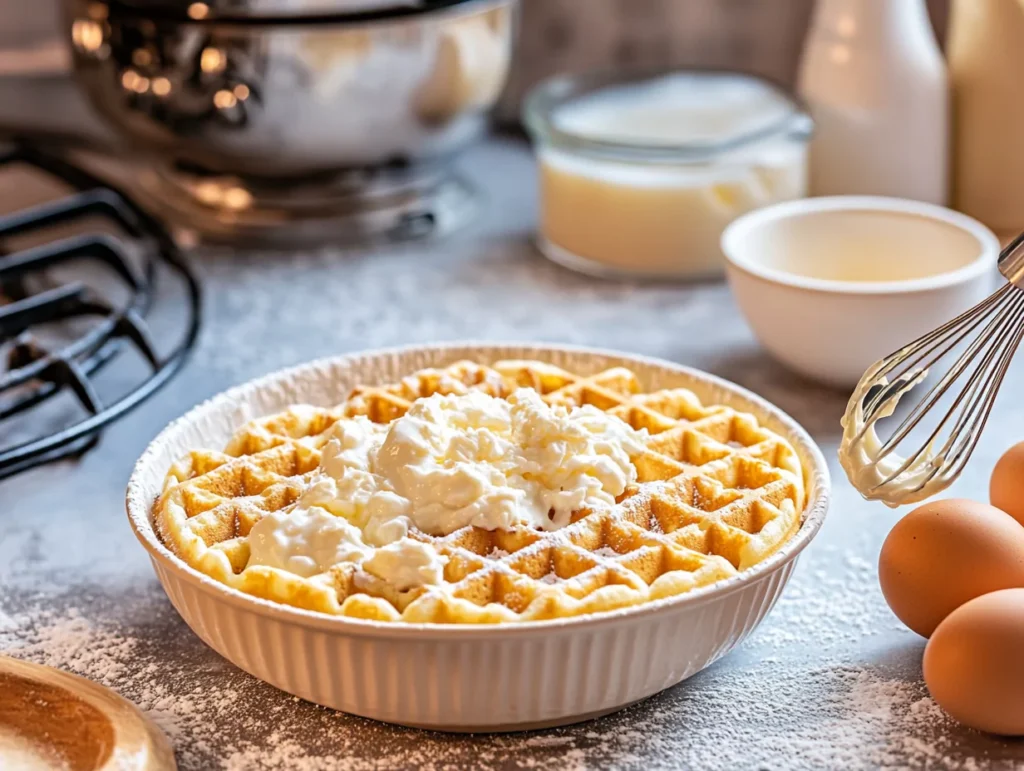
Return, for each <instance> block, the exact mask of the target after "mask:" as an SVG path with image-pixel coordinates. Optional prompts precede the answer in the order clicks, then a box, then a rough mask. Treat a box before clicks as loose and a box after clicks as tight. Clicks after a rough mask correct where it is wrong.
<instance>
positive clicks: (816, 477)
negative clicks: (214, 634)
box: [125, 341, 831, 642]
mask: <svg viewBox="0 0 1024 771" xmlns="http://www.w3.org/2000/svg"><path fill="white" fill-rule="evenodd" d="M465 349H475V350H478V351H479V353H480V354H487V353H488V352H490V353H491V355H494V354H495V353H498V354H499V355H500V352H501V351H503V350H508V349H519V350H524V351H526V350H529V351H531V352H532V353H533V354H536V355H538V356H540V357H543V356H544V354H545V353H548V354H552V353H572V354H578V355H581V356H594V357H605V358H609V359H613V360H618V361H623V362H633V363H636V364H640V365H643V366H648V367H654V368H659V369H664V370H667V371H670V372H673V373H675V374H678V375H683V376H684V377H687V378H690V379H692V380H694V381H697V382H700V383H702V384H704V385H706V386H709V387H716V388H720V389H722V390H724V391H727V392H729V393H731V394H732V395H734V396H736V397H739V398H740V399H741V400H744V401H746V402H748V403H749V404H750V405H751V406H752V407H753V408H754V409H756V410H757V411H759V412H760V413H761V414H760V415H759V418H761V417H764V416H771V418H772V419H773V420H775V421H776V422H777V423H778V424H780V425H781V426H782V427H783V428H784V429H785V431H786V432H787V433H788V436H787V438H788V439H789V440H790V441H791V442H793V443H795V444H798V445H799V446H800V449H802V450H803V451H804V453H805V454H806V456H807V458H809V459H810V461H811V468H805V469H804V474H805V477H806V480H807V481H812V482H813V485H808V487H810V488H811V490H812V493H813V494H812V495H811V496H809V498H808V500H807V502H806V503H805V506H804V512H803V514H804V517H803V522H802V523H801V525H800V528H799V529H798V530H797V532H796V533H794V534H793V536H791V537H790V539H789V540H788V541H786V542H785V543H784V544H783V545H782V546H781V547H780V548H779V549H778V550H777V551H776V552H775V553H774V554H772V555H771V556H769V557H768V558H766V559H765V560H763V561H761V562H759V563H757V564H756V565H754V566H753V567H750V568H748V569H746V570H744V571H742V572H740V573H738V574H737V575H735V576H732V577H730V578H727V579H724V580H722V581H717V582H715V583H713V584H709V585H708V586H705V587H701V588H699V589H695V590H693V591H691V592H687V593H685V594H681V595H675V596H672V597H665V598H662V599H658V600H652V601H650V602H644V603H640V604H638V605H632V606H628V607H625V608H617V609H614V610H608V611H603V612H600V613H590V614H585V615H580V616H571V617H567V618H558V619H547V620H542V621H530V622H523V623H514V622H513V623H507V624H498V623H495V624H479V625H476V624H440V623H408V622H394V621H374V620H369V619H358V618H350V617H347V616H334V615H330V614H327V613H321V612H317V611H311V610H305V609H302V608H296V607H293V606H290V605H285V604H283V603H278V602H273V601H270V600H265V599H262V598H260V597H254V596H252V595H250V594H246V593H245V592H242V591H240V590H238V589H234V588H232V587H230V586H228V585H227V584H223V583H221V582H220V581H217V580H216V579H215V578H212V577H210V576H208V575H206V574H205V573H202V572H201V571H199V570H197V569H196V568H193V567H192V566H190V565H189V564H188V563H186V562H184V561H183V560H182V559H180V558H179V557H178V556H176V555H175V554H174V553H172V552H171V551H170V550H169V549H168V548H167V547H166V546H164V545H163V543H161V541H160V539H159V538H158V537H157V535H156V531H155V528H154V527H153V523H152V516H151V513H152V507H153V503H154V500H155V498H154V497H150V496H146V495H144V494H143V493H144V487H145V484H144V482H143V477H144V476H145V475H146V470H147V468H148V467H149V466H151V465H152V464H153V463H155V462H156V456H157V452H156V451H157V449H158V448H159V447H160V445H162V444H163V443H165V442H167V441H169V439H170V438H171V437H173V436H174V435H175V434H177V433H179V432H181V431H183V430H184V429H185V427H186V426H188V425H190V424H191V423H193V422H194V421H196V420H197V419H200V418H202V417H203V416H204V415H205V414H206V413H209V412H212V411H214V410H216V409H218V408H219V407H220V406H221V405H223V404H226V403H228V402H236V403H237V402H239V401H241V400H243V399H251V398H252V396H253V395H254V394H256V393H259V392H262V391H267V390H273V388H274V387H275V385H277V384H279V383H281V382H282V381H286V380H290V379H294V378H296V377H301V376H302V375H304V374H307V373H311V372H313V371H315V370H317V369H318V368H324V367H337V366H341V365H343V364H345V363H350V362H354V361H359V360H362V361H365V360H367V359H368V358H371V357H373V358H376V357H383V356H396V355H408V354H412V353H422V354H428V355H434V356H437V357H442V356H444V355H446V354H448V355H450V354H451V352H452V351H456V350H465ZM830 500H831V477H830V474H829V468H828V463H827V462H826V461H825V458H824V455H823V454H822V451H821V449H820V448H819V447H818V446H817V444H816V443H815V442H814V440H813V439H812V438H811V436H810V435H809V434H808V433H807V431H806V430H805V429H804V428H803V427H802V426H801V425H800V424H799V423H798V422H797V421H796V420H794V419H793V418H792V417H790V416H789V415H788V414H787V413H786V412H784V411H783V410H782V409H780V408H779V407H776V406H775V405H773V404H772V403H771V402H769V401H768V400H766V399H764V398H762V397H760V396H758V395H757V394H755V393H753V392H751V391H749V390H747V389H746V388H743V387H742V386H740V385H737V384H735V383H732V382H731V381H728V380H725V379H724V378H720V377H717V376H715V375H712V374H710V373H707V372H704V371H702V370H697V369H693V368H691V367H687V366H685V365H682V364H676V363H674V362H670V361H667V360H664V359H659V358H656V357H651V356H644V355H638V354H631V353H627V352H623V351H615V350H610V349H603V348H593V347H587V346H575V345H562V344H547V343H531V342H526V343H517V342H514V341H513V342H487V341H465V342H452V343H441V344H434V345H407V346H397V347H389V348H378V349H371V350H366V351H354V352H352V353H348V354H343V355H340V356H328V357H323V358H319V359H314V360H312V361H309V362H306V363H304V364H299V365H296V366H292V367H286V368H282V369H279V370H276V371H273V372H270V373H268V374H266V375H263V376H261V377H257V378H254V379H252V380H249V381H247V382H245V383H242V384H240V385H236V386H234V387H232V388H229V389H227V390H225V391H222V392H220V393H218V394H216V395H214V396H212V397H210V398H209V399H206V400H205V401H203V402H202V403H200V404H198V405H196V406H194V407H192V408H191V409H190V410H189V411H188V412H186V413H185V414H184V415H182V416H181V417H179V418H177V419H176V420H173V421H171V422H170V423H169V424H168V425H167V426H166V427H165V428H164V429H163V430H162V431H160V433H159V434H157V436H156V437H155V438H154V439H153V440H152V441H151V442H150V443H149V445H148V446H147V447H146V449H145V451H144V452H143V453H142V455H141V456H140V457H139V459H138V461H137V462H136V463H135V466H134V467H133V469H132V474H131V477H130V479H129V481H128V487H127V490H126V494H125V508H126V512H127V515H128V521H129V524H130V525H131V528H132V531H133V532H134V533H135V537H136V538H137V539H138V540H139V542H140V543H141V544H142V546H143V548H145V549H146V551H147V552H148V553H149V556H150V559H151V560H152V562H153V563H154V568H155V569H156V572H157V573H158V578H160V580H161V583H163V577H162V576H161V575H159V574H160V572H161V570H169V571H171V572H172V573H174V575H175V576H176V578H178V579H179V580H183V581H185V582H187V583H188V584H191V585H192V586H193V587H196V588H198V589H201V590H202V591H204V592H205V593H207V594H212V595H214V596H215V597H216V599H218V600H220V601H224V602H228V603H230V604H231V605H234V606H235V607H237V608H239V609H241V610H246V611H249V612H251V613H254V614H256V615H260V616H264V617H270V618H273V619H275V620H277V621H280V622H282V623H292V624H297V625H299V626H302V627H304V628H307V629H316V630H320V631H324V632H333V633H335V634H342V635H350V636H360V637H377V638H386V639H416V640H427V639H430V640H447V641H452V642H454V641H460V640H469V639H474V640H479V639H508V638H509V637H521V636H535V635H548V634H552V633H558V632H562V633H571V632H574V631H576V630H579V629H581V628H592V627H604V626H610V625H615V624H616V623H618V622H620V621H624V620H626V619H636V620H640V619H642V618H644V617H647V616H651V615H653V614H660V613H668V612H670V611H673V610H676V611H681V610H684V609H687V608H690V607H694V606H697V605H703V604H705V603H709V602H714V601H716V600H720V599H722V598H724V597H725V596H727V595H730V594H733V593H734V592H738V591H741V590H742V589H744V588H746V587H747V586H750V585H751V584H754V583H756V582H757V581H759V580H761V579H764V578H766V577H767V576H769V575H770V574H772V573H775V572H776V571H778V570H779V569H780V568H781V567H782V566H783V565H785V564H786V563H788V562H790V561H792V560H794V559H795V558H796V557H797V556H798V555H799V554H800V553H801V552H802V551H803V550H804V549H805V548H806V547H807V545H808V544H809V543H810V542H811V541H812V540H813V539H814V537H815V536H816V535H817V534H818V532H819V531H820V530H821V526H822V524H823V522H824V520H825V515H826V514H827V512H828V508H829V503H830Z"/></svg>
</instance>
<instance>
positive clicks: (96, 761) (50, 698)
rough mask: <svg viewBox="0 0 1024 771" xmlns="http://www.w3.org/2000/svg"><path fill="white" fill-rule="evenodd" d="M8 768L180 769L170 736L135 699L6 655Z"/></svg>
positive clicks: (3, 759) (1, 716)
mask: <svg viewBox="0 0 1024 771" xmlns="http://www.w3.org/2000/svg"><path fill="white" fill-rule="evenodd" d="M0 768H3V769H4V771H27V770H28V769H33V770H34V771H39V770H40V769H43V770H45V771H49V770H50V769H60V770H61V771H175V769H176V768H177V766H176V765H175V762H174V754H173V752H172V751H171V745H170V743H169V742H168V741H167V737H165V736H164V735H163V733H161V732H160V729H159V728H157V727H156V725H154V724H153V723H152V721H150V720H149V719H148V718H147V717H146V716H145V715H143V714H142V712H140V711H139V710H138V708H137V707H135V706H134V705H133V704H132V703H131V702H129V701H127V700H125V699H123V698H121V697H120V696H118V695H117V694H116V693H114V692H113V691H111V690H109V689H107V688H104V687H102V686H100V685H97V684H96V683H92V682H90V681H88V680H85V679H84V678H81V677H76V676H75V675H70V674H67V673H66V672H61V671H59V670H56V669H51V668H50V667H43V666H39V665H38V664H28V663H26V662H23V661H18V660H17V659H12V658H8V657H6V656H0Z"/></svg>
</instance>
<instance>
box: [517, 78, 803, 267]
mask: <svg viewBox="0 0 1024 771" xmlns="http://www.w3.org/2000/svg"><path fill="white" fill-rule="evenodd" d="M524 121H525V123H526V126H527V129H528V131H529V132H530V134H531V136H532V138H533V140H534V143H535V146H536V152H537V159H538V165H539V179H540V227H539V231H540V232H539V236H538V245H539V247H540V249H541V251H542V252H543V253H544V254H545V255H546V256H547V257H549V258H550V259H552V260H554V261H555V262H558V263H561V264H563V265H565V266H567V267H569V268H572V269H574V270H579V271H582V272H586V273H591V274H598V275H602V276H620V277H633V278H672V279H680V278H683V279H690V278H706V277H713V276H719V275H721V274H722V272H723V270H724V259H723V257H722V253H721V249H720V247H719V239H720V237H721V234H722V231H723V230H724V229H725V227H726V226H727V225H728V224H729V223H730V222H732V220H734V219H735V218H736V217H738V216H740V215H741V214H744V213H746V212H748V211H751V210H752V209H756V208H759V207H761V206H765V205H768V204H772V203H776V202H778V201H784V200H789V199H793V198H800V197H803V196H804V195H806V189H807V143H808V140H809V138H810V135H811V127H812V123H811V120H810V118H809V117H808V116H807V114H806V112H805V111H804V110H803V108H802V107H801V105H800V103H799V102H798V100H797V99H796V98H795V97H793V96H792V95H790V94H789V93H788V92H787V91H785V90H784V89H782V88H781V87H779V86H776V85H775V84H772V83H770V82H768V81H765V80H762V79H760V78H756V77H753V76H750V75H744V74H740V73H734V72H724V71H700V70H688V71H677V72H670V73H660V74H657V75H643V76H637V75H612V76H609V75H587V76H560V77H556V78H553V79H551V80H548V81H545V82H544V83H541V84H540V85H539V86H537V87H536V88H535V89H534V91H533V92H532V93H531V94H530V95H529V96H528V98H527V100H526V102H525V105H524Z"/></svg>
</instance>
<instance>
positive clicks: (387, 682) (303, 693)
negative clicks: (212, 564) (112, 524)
mask: <svg viewBox="0 0 1024 771" xmlns="http://www.w3.org/2000/svg"><path fill="white" fill-rule="evenodd" d="M505 358H534V359H541V360H545V361H548V362H551V363H553V364H555V365H557V366H561V367H564V368H567V369H570V370H575V371H579V372H585V373H591V372H596V371H599V370H600V369H603V368H607V367H611V366H618V365H624V366H628V367H630V368H631V369H633V370H634V371H635V372H636V373H637V375H638V376H639V378H640V379H641V382H642V383H643V385H644V386H645V387H646V388H647V389H656V388H662V387H677V386H684V387H687V388H690V389H692V390H693V391H694V392H695V393H697V395H698V396H699V397H700V398H701V399H702V400H704V401H705V402H706V403H720V404H729V405H732V406H734V407H736V408H738V409H741V410H744V411H748V412H751V413H754V414H755V415H757V416H758V417H759V418H760V419H761V420H762V422H763V423H764V425H766V426H768V427H769V428H771V429H773V430H775V431H777V432H779V433H780V434H781V435H783V436H785V437H786V438H787V439H788V440H789V441H790V442H791V443H792V444H793V447H794V448H795V449H796V451H797V453H798V455H799V456H800V460H801V462H802V464H803V467H804V469H805V473H806V480H805V482H806V485H807V491H808V504H807V508H806V511H805V513H804V521H803V524H802V525H801V528H800V530H799V531H798V532H797V533H796V535H794V536H793V538H792V539H790V540H789V541H788V542H787V543H786V544H785V545H784V546H783V547H782V548H781V549H780V550H779V551H778V552H776V553H775V554H774V555H773V556H771V557H770V558H768V559H767V560H765V561H764V562H762V563H760V564H758V565H756V566H755V567H753V568H751V569H749V570H747V571H744V572H743V573H741V574H740V575H738V576H736V577H734V578H730V579H727V580H725V581H722V582H720V583H717V584H714V585H711V586H708V587H704V588H702V589H698V590H696V591H694V592H691V593H689V594H686V595H682V596H678V597H671V598H667V599H664V600H659V601H656V602H652V603H648V604H645V605H640V606H637V607H633V608H626V609H622V610H617V611H611V612H607V613H600V614H594V615H590V616H582V617H577V618H570V619H565V620H556V621H540V622H531V623H524V624H516V625H492V626H480V627H466V626H452V625H441V624H422V625H414V624H401V623H383V622H373V621H362V620H354V619H348V618H335V617H332V616H327V615H322V614H318V613H312V612H309V611H304V610H299V609H296V608H291V607H288V606H284V605H279V604H276V603H271V602H267V601H264V600H260V599H257V598H254V597H250V596H248V595H246V594H243V593H240V592H238V591H235V590H233V589H230V588H228V587H227V586H225V585H222V584H220V583H218V582H217V581H214V580H213V579H211V578H208V577H207V576H205V575H204V574H202V573H200V572H198V571H196V570H194V569H192V568H191V567H189V566H188V565H186V564H185V563H184V562H182V561H181V560H179V559H178V558H177V557H175V556H174V555H173V554H172V553H171V552H170V551H168V549H167V548H166V547H164V545H163V544H162V543H161V542H160V541H159V539H158V538H157V536H156V534H155V532H154V530H153V526H152V521H151V516H150V511H151V507H152V504H153V502H154V500H155V499H156V497H157V495H158V494H159V491H160V489H161V485H162V482H163V479H164V475H165V474H166V472H167V470H168V468H169V466H170V465H171V463H172V462H173V461H174V460H176V459H178V458H179V457H180V456H182V455H183V454H184V453H186V452H187V451H188V450H189V449H190V448H195V447H202V446H206V447H214V448H220V447H221V446H223V445H224V444H225V443H226V442H227V440H228V438H229V437H230V436H231V434H232V433H233V432H234V431H235V429H236V428H238V427H239V426H240V425H241V424H242V423H244V422H245V421H247V420H250V419H252V418H255V417H258V416H260V415H266V414H270V413H274V412H278V411H280V410H282V409H284V408H285V407H287V406H288V405H290V404H295V403H309V404H315V405H324V406H326V405H331V404H335V403H337V402H338V401H340V400H341V399H343V398H344V396H345V395H346V393H347V389H348V388H350V387H351V386H353V385H355V384H357V383H367V382H371V383H372V382H392V381H394V380H396V379H397V378H398V377H400V376H402V375H405V374H408V373H410V372H413V371H415V370H418V369H422V368H423V367H428V366H444V365H446V364H450V363H452V362H454V361H457V360H459V359H474V360H476V361H480V362H484V363H486V362H491V361H496V360H498V359H505ZM828 502H829V476H828V468H827V466H826V463H825V460H824V458H822V455H821V452H820V451H819V450H818V448H817V447H816V446H815V444H814V443H813V441H812V440H811V439H810V437H809V436H808V435H807V434H806V433H805V432H804V430H803V429H802V428H800V426H799V425H797V424H796V423H795V422H794V421H793V420H792V419H791V418H790V417H788V416H787V415H785V414H784V413H783V412H781V411H780V410H779V409H778V408H776V407H774V406H772V405H771V404H768V403H767V402H765V401H764V400H762V399H761V398H759V397H757V396H755V395H754V394H752V393H750V392H748V391H745V390H744V389H742V388H740V387H739V386H736V385H733V384H731V383H727V382H725V381H723V380H720V379H718V378H715V377H713V376H711V375H707V374H704V373H702V372H697V371H694V370H691V369H687V368H685V367H681V366H679V365H676V364H671V363H669V362H664V361H659V360H655V359H648V358H642V357H636V356H628V355H624V354H616V353H610V352H605V351H594V350H585V349H578V348H567V347H555V346H544V345H538V346H529V345H514V346H513V345H469V344H467V345H455V346H438V347H429V348H423V347H418V348H409V349H400V350H389V351H380V352H373V353H366V354H357V355H353V356H346V357H340V358H333V359H324V360H320V361H316V362H313V363H311V364H307V365H304V366H300V367H296V368H294V369H289V370H284V371H282V372H278V373H274V374H271V375H268V376H266V377H263V378H260V379H258V380H255V381H252V382H250V383H247V384H245V385H242V386H239V387H237V388H233V389H231V390H230V391H227V392H225V393H223V394H221V395H219V396H216V397H214V398H213V399H211V400H210V401H208V402H206V403H204V404H201V405H199V406H198V407H196V408H195V409H193V410H192V411H191V412H189V413H188V414H187V415H185V416H184V417H182V418H180V419H178V420H177V421H175V422H174V423H172V424H171V425H170V426H168V427H167V428H166V429H164V431H163V432H161V433H160V435H159V436H158V437H157V438H156V439H154V440H153V442H152V443H151V444H150V446H149V448H148V449H147V450H146V452H145V453H144V454H143V456H142V457H141V459H140V460H139V461H138V463H137V464H136V466H135V470H134V472H133V473H132V477H131V480H130V482H129V484H128V492H127V508H128V516H129V520H130V522H131V525H132V528H133V529H134V531H135V534H136V536H137V537H138V539H139V541H140V542H141V543H142V545H143V546H144V547H145V548H146V550H147V551H148V552H149V555H150V558H151V559H152V562H153V567H154V568H155V570H156V574H157V576H158V577H159V579H160V582H161V583H162V584H163V587H164V590H165V591H166V592H167V595H168V597H170V600H171V602H172V603H173V604H174V607H175V608H177V610H178V612H179V613H180V614H181V616H182V618H184V619H185V621H186V622H187V623H188V625H189V626H190V627H192V629H193V630H194V631H195V632H196V634H198V635H199V636H200V637H201V638H202V639H203V640H204V641H205V642H206V643H207V644H208V645H210V646H211V647H212V648H213V649H214V650H216V651H217V652H218V653H220V654H221V655H223V656H224V657H225V658H227V659H228V660H230V661H231V662H233V663H234V664H236V665H237V666H239V667H241V668H242V669H244V670H245V671H247V672H249V673H251V674H253V675H255V676H256V677H258V678H260V679H262V680H265V681H267V682H268V683H271V684H272V685H275V686H277V687H278V688H281V689H282V690H285V691H287V692H289V693H291V694H294V695H296V696H299V697H301V698H303V699H308V700H309V701H312V702H316V703H318V704H322V705H325V706H328V707H333V708H335V709H339V710H342V711H345V712H350V713H353V714H356V715H362V716H365V717H370V718H375V719H377V720H383V721H387V722H390V723H400V724H403V725H409V726H416V727H426V728H432V729H439V730H446V731H496V730H521V729H528V728H539V727H544V726H553V725H561V724H567V723H573V722H578V721H581V720H585V719H588V718H591V717H596V716H598V715H602V714H605V713H608V712H613V711H615V710H617V709H620V708H622V707H624V706H626V705H628V704H631V703H633V702H635V701H638V700H640V699H643V698H646V697H648V696H651V695H652V694H655V693H657V692H658V691H661V690H663V689H665V688H668V687H669V686H671V685H674V684H676V683H678V682H680V681H681V680H685V679H686V678H688V677H690V676H691V675H693V674H695V673H697V672H699V671H700V670H702V669H704V668H705V667H706V666H708V665H709V664H711V663H712V662H713V661H715V660H716V659H718V658H719V657H721V656H723V655H724V654H726V653H727V652H729V651H730V650H731V649H732V648H734V647H735V646H736V645H737V644H738V643H740V642H741V641H742V640H743V639H744V638H745V637H746V636H747V635H748V634H750V632H751V631H752V630H753V629H754V628H755V627H756V626H757V625H758V624H759V623H760V622H761V620H762V619H763V618H764V617H765V615H766V614H767V613H768V611H769V610H771V608H772V606H773V605H774V604H775V602H776V600H778V598H779V596H780V594H781V593H782V590H783V588H784V587H785V585H786V583H787V582H788V580H789V577H790V575H791V574H792V571H793V567H794V565H795V564H796V558H797V555H799V554H800V552H801V551H803V549H804V547H806V546H807V544H808V543H810V541H811V539H812V538H814V536H815V534H816V533H817V532H818V530H819V528H820V527H821V523H822V521H823V520H824V517H825V513H826V510H827V508H828Z"/></svg>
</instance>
